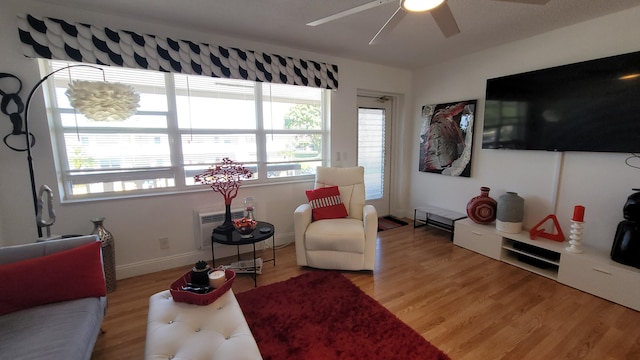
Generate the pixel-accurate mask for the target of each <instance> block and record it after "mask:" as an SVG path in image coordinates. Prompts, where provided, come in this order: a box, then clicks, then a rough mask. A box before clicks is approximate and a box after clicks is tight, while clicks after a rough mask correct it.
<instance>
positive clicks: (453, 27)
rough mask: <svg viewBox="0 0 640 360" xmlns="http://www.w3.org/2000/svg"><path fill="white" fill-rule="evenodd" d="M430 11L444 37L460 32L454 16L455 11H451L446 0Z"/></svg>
mask: <svg viewBox="0 0 640 360" xmlns="http://www.w3.org/2000/svg"><path fill="white" fill-rule="evenodd" d="M430 12H431V16H433V19H434V20H435V21H436V24H438V27H439V28H440V31H442V33H443V34H444V37H451V36H453V35H455V34H459V33H460V29H459V28H458V24H457V23H456V19H455V18H454V17H453V13H451V9H450V8H449V5H448V4H447V3H446V2H444V3H442V5H440V6H438V7H437V8H435V9H433V10H431V11H430Z"/></svg>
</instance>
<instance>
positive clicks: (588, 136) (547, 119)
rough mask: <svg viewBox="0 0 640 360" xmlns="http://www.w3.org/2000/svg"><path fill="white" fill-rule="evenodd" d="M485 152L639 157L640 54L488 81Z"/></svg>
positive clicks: (483, 140)
mask: <svg viewBox="0 0 640 360" xmlns="http://www.w3.org/2000/svg"><path fill="white" fill-rule="evenodd" d="M482 148H483V149H524V150H550V151H603V152H623V153H636V152H640V52H634V53H629V54H623V55H617V56H612V57H607V58H602V59H596V60H590V61H584V62H580V63H575V64H569V65H563V66H557V67H553V68H548V69H542V70H536V71H530V72H526V73H522V74H515V75H508V76H503V77H499V78H494V79H488V80H487V89H486V101H485V111H484V126H483V139H482Z"/></svg>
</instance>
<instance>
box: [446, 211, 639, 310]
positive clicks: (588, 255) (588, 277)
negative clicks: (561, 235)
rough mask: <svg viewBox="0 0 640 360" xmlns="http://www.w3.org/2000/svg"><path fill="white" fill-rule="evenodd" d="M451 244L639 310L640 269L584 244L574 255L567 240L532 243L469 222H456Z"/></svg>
mask: <svg viewBox="0 0 640 360" xmlns="http://www.w3.org/2000/svg"><path fill="white" fill-rule="evenodd" d="M453 243H454V244H455V245H458V246H461V247H463V248H466V249H469V250H472V251H475V252H477V253H480V254H482V255H485V256H488V257H490V258H493V259H496V260H499V261H503V262H505V263H508V264H511V265H514V266H517V267H520V268H523V269H525V270H528V271H531V272H533V273H536V274H538V275H541V276H545V277H547V278H550V279H552V280H555V281H558V282H560V283H562V284H565V285H568V286H571V287H573V288H576V289H579V290H582V291H585V292H588V293H590V294H593V295H596V296H599V297H601V298H604V299H607V300H609V301H613V302H615V303H617V304H620V305H623V306H626V307H629V308H632V309H634V310H637V311H640V269H636V268H634V267H631V266H626V265H623V264H619V263H617V262H614V261H612V260H611V259H610V257H609V254H608V253H607V252H605V251H601V250H597V249H594V248H590V247H588V246H584V245H583V246H582V249H583V250H584V252H583V253H580V254H575V253H572V252H569V251H567V250H565V248H566V247H567V246H569V242H568V241H565V242H562V243H560V242H557V241H552V240H547V239H544V238H537V239H535V240H531V239H530V238H529V232H527V231H522V232H520V233H518V234H508V233H503V232H500V231H497V230H496V228H495V225H480V224H476V223H474V222H473V221H471V220H470V219H462V220H458V221H456V222H455V232H454V236H453Z"/></svg>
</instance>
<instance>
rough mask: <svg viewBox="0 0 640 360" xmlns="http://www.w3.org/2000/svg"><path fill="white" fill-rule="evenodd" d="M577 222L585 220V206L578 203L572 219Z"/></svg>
mask: <svg viewBox="0 0 640 360" xmlns="http://www.w3.org/2000/svg"><path fill="white" fill-rule="evenodd" d="M571 220H573V221H577V222H584V206H582V205H576V206H575V207H574V208H573V218H572V219H571Z"/></svg>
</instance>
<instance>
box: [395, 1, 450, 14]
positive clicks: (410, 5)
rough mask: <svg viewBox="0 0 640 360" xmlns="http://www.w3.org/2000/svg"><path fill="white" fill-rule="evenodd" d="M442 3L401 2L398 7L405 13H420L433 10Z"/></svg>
mask: <svg viewBox="0 0 640 360" xmlns="http://www.w3.org/2000/svg"><path fill="white" fill-rule="evenodd" d="M443 2H444V0H402V1H401V2H400V6H401V7H402V8H403V9H404V10H406V11H410V12H421V11H427V10H431V9H434V8H436V7H438V6H440V4H442V3H443Z"/></svg>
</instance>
